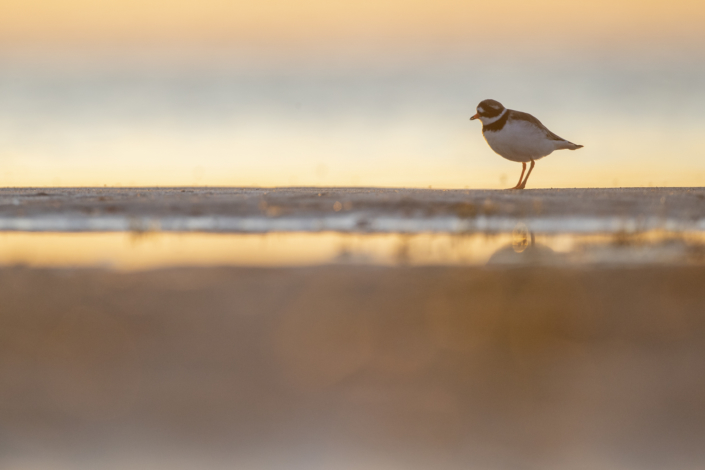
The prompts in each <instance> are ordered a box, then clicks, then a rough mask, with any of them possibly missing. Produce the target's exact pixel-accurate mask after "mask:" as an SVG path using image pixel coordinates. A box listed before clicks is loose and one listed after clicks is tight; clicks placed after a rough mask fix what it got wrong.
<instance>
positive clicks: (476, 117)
mask: <svg viewBox="0 0 705 470" xmlns="http://www.w3.org/2000/svg"><path fill="white" fill-rule="evenodd" d="M475 119H480V113H477V114H476V115H474V116H473V117H471V118H470V120H471V121H474V120H475Z"/></svg>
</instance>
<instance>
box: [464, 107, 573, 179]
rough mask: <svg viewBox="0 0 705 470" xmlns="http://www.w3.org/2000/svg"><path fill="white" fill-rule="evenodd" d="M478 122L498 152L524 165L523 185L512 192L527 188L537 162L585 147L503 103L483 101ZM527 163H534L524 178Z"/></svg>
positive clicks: (476, 117)
mask: <svg viewBox="0 0 705 470" xmlns="http://www.w3.org/2000/svg"><path fill="white" fill-rule="evenodd" d="M475 119H479V120H480V121H481V122H482V135H483V136H484V137H485V140H486V141H487V144H488V145H489V146H490V148H491V149H492V150H494V151H495V153H497V154H499V155H500V156H501V157H503V158H506V159H507V160H510V161H513V162H519V163H521V164H522V170H521V176H519V182H518V183H517V185H516V186H514V187H513V188H509V189H524V188H526V182H527V181H528V180H529V176H530V175H531V172H532V171H533V169H534V165H535V164H536V160H538V159H540V158H543V157H545V156H547V155H550V154H551V153H553V151H554V150H562V149H568V150H577V149H579V148H582V147H583V146H582V145H577V144H574V143H573V142H570V141H567V140H565V139H564V138H562V137H558V136H557V135H556V134H554V133H553V132H551V131H549V130H548V129H547V128H546V126H544V125H543V124H541V121H539V120H538V119H536V118H535V117H534V116H532V115H531V114H529V113H523V112H521V111H514V110H513V109H507V108H505V107H504V106H503V105H502V103H500V102H499V101H495V100H491V99H488V100H483V101H481V102H480V104H478V105H477V114H475V115H474V116H473V117H471V118H470V120H471V121H473V120H475ZM527 162H531V167H530V168H529V172H528V173H527V175H526V179H524V172H526V163H527Z"/></svg>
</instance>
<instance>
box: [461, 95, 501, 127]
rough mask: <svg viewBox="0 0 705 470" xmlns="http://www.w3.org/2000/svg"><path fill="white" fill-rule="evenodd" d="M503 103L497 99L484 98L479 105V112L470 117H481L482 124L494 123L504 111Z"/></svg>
mask: <svg viewBox="0 0 705 470" xmlns="http://www.w3.org/2000/svg"><path fill="white" fill-rule="evenodd" d="M504 109H505V108H504V106H502V103H500V102H499V101H495V100H484V101H481V102H480V104H478V105H477V114H476V115H474V116H473V117H471V118H470V120H471V121H473V120H475V119H479V120H480V121H482V124H492V123H493V122H495V121H496V120H497V119H499V117H500V116H501V115H502V112H503V111H504Z"/></svg>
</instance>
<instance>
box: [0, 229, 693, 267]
mask: <svg viewBox="0 0 705 470" xmlns="http://www.w3.org/2000/svg"><path fill="white" fill-rule="evenodd" d="M321 264H369V265H384V266H406V265H409V266H428V265H459V266H463V265H465V266H479V265H507V264H517V265H557V266H571V265H615V266H621V265H642V264H675V265H684V264H689V265H692V264H696V265H700V264H705V234H703V233H701V232H689V233H669V232H659V231H651V232H641V233H637V234H628V233H624V232H620V233H608V234H605V233H602V234H535V233H533V232H530V231H529V230H528V228H527V226H526V225H523V224H521V225H519V226H517V228H515V230H514V231H513V232H504V233H493V234H488V233H474V234H442V233H435V234H434V233H420V234H398V233H397V234H394V233H391V234H390V233H387V234H346V233H334V232H322V233H268V234H208V233H168V232H115V233H37V232H29V233H28V232H4V233H1V232H0V266H13V265H23V266H32V267H105V268H112V269H118V270H142V269H152V268H160V267H170V266H311V265H321Z"/></svg>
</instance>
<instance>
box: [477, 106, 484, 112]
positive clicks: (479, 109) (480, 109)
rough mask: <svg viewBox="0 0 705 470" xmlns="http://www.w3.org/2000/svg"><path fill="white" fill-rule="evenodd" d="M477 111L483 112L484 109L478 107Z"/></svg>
mask: <svg viewBox="0 0 705 470" xmlns="http://www.w3.org/2000/svg"><path fill="white" fill-rule="evenodd" d="M477 112H478V113H484V112H485V110H484V109H482V107H478V108H477Z"/></svg>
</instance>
